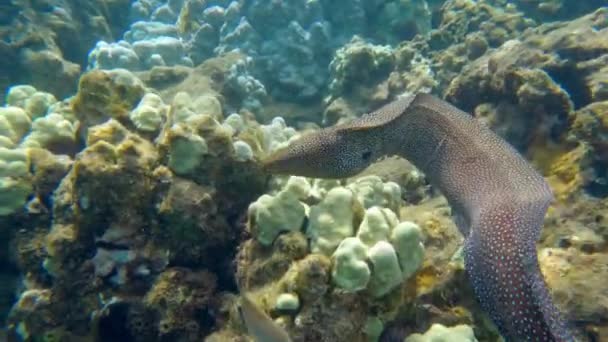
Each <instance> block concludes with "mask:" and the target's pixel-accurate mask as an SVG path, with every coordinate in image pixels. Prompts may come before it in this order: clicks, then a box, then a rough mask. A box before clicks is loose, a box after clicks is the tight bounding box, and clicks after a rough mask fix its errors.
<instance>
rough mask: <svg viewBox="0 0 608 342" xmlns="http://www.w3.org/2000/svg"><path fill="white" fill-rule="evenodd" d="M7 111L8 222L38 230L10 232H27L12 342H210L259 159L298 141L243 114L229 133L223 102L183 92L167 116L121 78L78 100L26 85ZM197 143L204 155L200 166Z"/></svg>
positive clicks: (258, 180) (99, 79) (93, 76)
mask: <svg viewBox="0 0 608 342" xmlns="http://www.w3.org/2000/svg"><path fill="white" fill-rule="evenodd" d="M7 100H8V101H9V103H7V106H5V107H3V108H2V114H3V115H2V116H1V117H0V118H2V121H1V122H2V126H1V127H2V130H1V132H2V142H3V144H4V145H5V146H3V147H1V149H2V150H1V151H2V153H0V156H2V163H0V166H1V168H0V176H1V178H0V179H1V180H2V181H1V184H2V186H3V187H4V191H3V194H2V196H1V197H0V199H1V201H0V204H1V207H2V215H3V216H4V217H6V218H2V221H1V222H3V224H4V223H10V222H11V220H12V218H13V217H15V215H23V214H27V215H38V216H39V217H40V219H38V220H33V219H30V220H26V221H24V222H23V224H24V225H25V226H24V228H23V229H22V230H19V229H16V228H15V229H16V230H12V231H11V232H10V233H9V234H15V233H16V232H19V234H17V235H14V236H13V237H12V238H11V239H13V241H14V242H15V243H16V249H15V251H16V256H15V258H16V260H17V261H18V263H19V265H20V267H21V268H22V269H23V271H24V274H27V281H25V282H24V283H23V285H22V288H21V290H20V296H19V301H18V302H17V303H16V304H15V305H14V307H13V309H12V310H11V313H10V316H9V318H8V326H9V330H10V333H11V334H17V335H19V336H21V337H22V338H35V339H39V338H47V337H45V336H51V335H52V336H53V338H55V336H59V337H58V338H60V339H64V338H65V339H66V340H70V339H83V338H89V337H91V336H94V335H92V334H96V333H97V332H98V333H99V334H100V336H101V338H102V340H109V339H112V338H117V337H116V336H121V334H123V335H124V336H131V337H133V338H134V340H142V341H143V340H146V341H149V340H150V339H159V338H180V339H181V338H184V339H187V340H193V339H197V338H199V337H200V336H205V335H207V334H209V332H210V330H211V328H212V326H213V324H214V318H213V317H212V315H211V312H213V311H214V310H216V309H215V308H216V307H217V305H219V304H218V302H215V301H213V300H211V299H212V297H214V296H216V288H217V285H216V284H217V282H219V281H222V282H228V283H230V281H231V280H230V279H231V277H232V276H231V274H230V267H229V265H230V263H231V259H232V257H233V255H234V254H231V253H227V252H226V251H229V250H234V251H235V250H236V248H235V247H236V243H237V241H238V238H239V235H240V233H239V220H240V218H241V217H242V215H244V213H245V211H246V206H247V205H248V204H249V203H250V202H251V201H252V200H253V199H254V198H255V197H257V196H259V195H260V194H261V193H262V191H263V189H264V186H265V183H266V176H265V175H264V174H263V173H262V172H261V170H260V169H259V167H257V165H256V163H255V160H257V159H258V158H259V157H260V156H261V155H263V154H264V153H267V152H268V151H267V150H266V149H267V148H276V146H279V145H278V144H279V143H280V142H281V141H285V139H286V138H285V137H288V136H290V135H294V134H295V131H293V130H292V131H290V130H289V129H287V127H286V126H285V124H284V122H283V123H281V122H282V121H280V120H279V119H277V120H278V121H276V122H275V123H273V124H272V125H269V126H267V127H264V126H260V125H259V124H257V123H255V122H254V121H251V120H250V119H247V118H246V117H242V116H241V115H239V114H233V115H231V116H230V119H229V120H228V119H227V120H224V113H223V109H222V104H221V102H220V101H219V100H218V99H217V97H216V96H215V95H214V93H208V94H199V96H198V98H196V99H194V100H193V99H191V98H190V96H189V95H188V94H186V93H183V92H178V93H177V94H176V95H175V96H174V99H173V101H172V102H169V104H165V102H164V101H163V99H162V98H161V97H160V96H159V95H157V94H155V93H154V92H151V91H150V89H147V88H146V87H145V86H144V85H143V83H142V81H141V80H139V78H137V77H136V76H135V75H133V74H132V73H130V72H128V71H126V70H122V69H116V70H112V71H100V70H95V71H92V72H90V73H88V74H86V75H84V76H83V77H82V80H81V82H80V88H79V91H78V93H76V95H75V96H74V97H72V98H71V99H69V100H65V101H61V102H56V100H55V98H54V97H52V96H51V95H49V94H46V93H41V92H37V91H36V89H34V88H33V87H29V86H19V87H14V88H12V90H11V91H10V92H9V94H8V96H7ZM197 144H199V145H200V146H204V149H202V150H201V149H199V150H198V151H199V152H200V153H198V154H197V153H192V151H193V150H192V148H196V147H195V146H198V145H197ZM239 151H240V152H239ZM243 151H244V152H243ZM61 153H66V154H61ZM51 198H52V200H51ZM26 202H27V203H26ZM34 217H36V216H34ZM194 269H196V270H194ZM175 286H179V287H180V289H181V290H180V291H177V292H173V290H174V287H175ZM167 292H171V293H175V296H176V297H175V298H173V299H171V298H170V294H168V293H167ZM101 294H103V296H102V297H99V296H100V295H101ZM68 296H75V297H74V299H67V297H68ZM74 310H76V311H74ZM75 312H86V313H87V314H88V315H90V316H91V317H94V318H95V319H94V320H93V321H88V320H77V319H74V317H73V314H72V313H75ZM202 312H207V315H206V316H205V315H201V313H202ZM84 316H87V315H84ZM117 322H118V323H117ZM110 326H111V328H110ZM142 330H147V331H145V332H143V331H142ZM57 334H59V335H57ZM87 336H88V337H87ZM49 338H50V337H49Z"/></svg>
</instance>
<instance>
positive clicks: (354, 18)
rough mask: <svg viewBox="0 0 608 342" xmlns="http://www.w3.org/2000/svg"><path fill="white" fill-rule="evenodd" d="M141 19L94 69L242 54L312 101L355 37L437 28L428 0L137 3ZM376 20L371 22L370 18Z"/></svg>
mask: <svg viewBox="0 0 608 342" xmlns="http://www.w3.org/2000/svg"><path fill="white" fill-rule="evenodd" d="M131 16H132V18H133V19H134V20H136V21H135V22H134V23H133V24H132V25H131V27H130V29H129V30H128V31H127V32H125V34H124V36H123V39H124V40H121V41H118V42H116V43H108V42H103V41H102V42H100V43H98V44H97V46H96V47H95V49H94V50H93V51H92V52H91V54H90V55H89V66H90V67H91V68H102V69H112V68H127V69H131V70H138V69H142V68H146V67H151V66H154V65H176V64H182V65H191V64H192V63H194V64H199V63H201V62H202V61H203V60H205V59H206V58H209V57H211V56H214V55H218V54H222V53H225V52H228V51H232V50H239V51H241V52H243V53H245V54H247V55H249V56H250V57H251V58H252V59H253V60H254V63H253V70H252V73H253V76H254V77H256V78H258V79H260V80H262V82H263V83H264V84H265V85H266V86H267V87H268V91H269V93H270V94H271V95H272V96H273V97H275V98H282V99H286V100H289V101H293V100H296V101H297V100H300V101H303V100H304V101H306V100H309V99H311V98H315V97H317V98H318V97H319V96H320V95H321V92H322V90H323V88H324V87H325V85H326V82H327V78H328V73H327V69H326V68H325V65H326V64H327V63H328V62H329V60H330V58H331V55H332V53H333V51H335V50H336V49H337V48H338V47H339V46H340V45H342V44H343V43H344V42H345V41H347V40H349V39H350V37H352V35H354V34H361V35H364V36H366V37H369V38H371V39H375V40H378V41H382V42H386V43H394V42H397V41H399V40H401V39H404V38H410V37H413V36H414V35H415V34H417V33H422V34H424V33H426V32H428V31H429V30H430V27H431V12H430V10H429V8H428V5H427V3H426V1H422V0H420V1H392V0H385V1H379V2H377V3H374V4H373V5H371V4H366V3H364V2H360V1H347V2H346V3H345V4H337V3H335V2H332V1H296V2H271V3H267V2H264V1H255V0H252V1H212V2H209V3H207V2H204V1H185V2H171V1H169V2H166V3H165V2H161V1H143V0H142V1H136V2H135V3H133V5H132V7H131ZM368 18H369V19H373V20H372V21H370V22H368V21H367V20H366V19H368Z"/></svg>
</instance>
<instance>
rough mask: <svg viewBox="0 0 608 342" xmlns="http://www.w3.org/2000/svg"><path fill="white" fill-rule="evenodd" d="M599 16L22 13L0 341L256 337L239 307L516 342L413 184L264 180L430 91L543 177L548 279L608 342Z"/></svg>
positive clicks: (334, 323) (2, 112) (3, 80)
mask: <svg viewBox="0 0 608 342" xmlns="http://www.w3.org/2000/svg"><path fill="white" fill-rule="evenodd" d="M603 5H604V3H603V1H602V0H589V1H584V2H579V3H575V2H568V1H563V0H515V1H505V0H480V1H472V0H428V1H427V0H374V1H361V0H343V1H330V0H307V1H304V0H298V1H264V0H235V1H231V0H211V1H205V0H138V1H133V2H131V1H126V0H104V1H98V0H95V1H93V0H86V1H76V0H44V1H23V0H14V1H8V2H6V1H5V3H2V4H0V56H1V58H0V104H2V105H1V106H0V283H1V284H2V286H1V287H0V319H2V321H3V322H5V326H4V327H2V328H0V340H2V341H4V340H5V339H6V340H8V341H12V340H26V341H68V342H69V341H93V340H94V341H100V342H104V341H120V340H129V341H152V342H154V341H169V340H170V341H201V340H205V341H227V340H230V341H249V340H250V339H249V337H247V336H246V335H247V332H246V328H245V326H244V325H243V322H242V321H241V320H240V318H239V314H238V311H237V309H236V307H235V305H236V303H237V302H238V295H235V293H237V292H238V291H242V292H243V293H247V294H248V295H249V296H250V297H251V298H252V299H253V301H254V302H255V305H257V306H259V308H260V309H261V310H263V311H264V312H266V313H267V314H268V315H269V316H270V317H272V318H273V319H274V320H275V322H276V323H277V324H278V325H279V326H281V327H282V328H284V329H285V330H286V331H287V332H288V333H289V335H290V337H291V338H292V340H294V341H345V340H352V341H386V340H395V341H430V340H433V341H435V340H440V341H441V340H445V341H498V340H499V339H500V336H499V334H498V332H497V330H496V328H495V327H494V326H493V325H492V323H491V322H490V321H489V320H488V318H487V317H486V316H485V314H484V313H483V312H482V311H481V309H480V308H479V306H478V304H477V303H476V302H475V300H474V297H473V294H472V289H471V287H470V285H469V281H468V278H467V276H466V274H465V272H464V268H463V260H462V255H461V251H459V247H460V246H461V243H462V236H461V235H460V233H459V232H458V230H457V228H456V226H455V225H454V224H453V222H452V219H451V213H450V210H449V208H448V206H447V203H446V202H445V199H444V198H443V197H441V196H438V195H437V192H436V190H435V189H434V188H433V187H431V186H429V185H428V184H427V182H426V180H425V176H424V174H422V173H421V172H420V171H417V170H415V169H414V168H413V166H411V165H410V164H409V163H408V162H406V161H404V160H401V159H397V158H388V159H385V160H382V161H379V162H378V163H376V164H374V165H373V166H371V167H370V168H368V169H367V170H365V171H364V172H363V173H362V174H360V175H358V176H357V177H354V178H352V179H347V180H339V181H338V180H319V179H305V178H299V177H291V178H286V177H274V176H273V177H270V176H269V175H267V174H266V173H265V172H264V170H262V169H260V166H259V163H258V161H259V160H260V159H261V158H263V157H265V156H266V155H267V154H268V153H270V152H273V151H275V150H277V149H280V148H281V147H283V146H285V145H286V144H287V143H289V142H290V141H292V140H293V139H295V138H297V137H299V136H300V135H301V134H305V131H306V130H309V129H316V128H317V127H318V125H323V126H328V125H333V124H335V123H338V122H343V121H348V120H350V119H351V118H353V117H356V116H358V115H360V114H362V113H364V112H369V111H370V110H373V109H376V108H378V107H379V106H380V105H381V104H384V103H386V102H388V101H391V100H393V99H395V98H398V97H400V96H402V95H408V94H412V93H416V92H433V93H436V94H441V95H442V96H443V97H444V98H446V99H447V100H448V101H450V102H452V103H453V104H455V105H456V106H458V107H460V108H462V109H464V110H466V111H468V112H471V114H472V115H474V116H475V117H477V118H478V119H479V120H481V121H484V122H485V123H487V124H488V125H490V126H491V127H492V128H493V129H494V130H495V131H496V132H497V133H499V134H500V135H502V136H503V137H505V138H506V139H507V140H508V141H509V142H511V143H512V144H513V145H514V146H515V147H516V148H517V149H518V150H519V151H521V152H522V153H524V154H525V155H526V157H527V158H528V159H530V160H531V161H532V162H533V163H534V164H535V166H536V167H537V168H538V169H539V170H540V171H541V172H542V173H543V175H544V176H546V178H547V180H548V182H549V183H550V185H551V187H552V189H553V191H554V194H555V197H556V201H555V202H554V203H553V204H552V206H551V208H550V209H549V212H548V214H547V217H546V219H545V228H544V229H543V233H542V237H541V241H540V243H539V246H538V250H539V260H540V264H541V268H542V271H543V274H544V276H545V278H546V280H547V283H548V287H549V288H550V289H551V291H552V295H553V297H554V299H555V301H556V304H557V305H558V306H559V307H560V308H562V309H563V312H564V313H566V315H567V316H568V318H569V319H570V321H571V322H573V327H574V328H575V330H576V332H577V334H578V336H577V337H579V338H580V339H581V340H582V341H584V340H586V339H589V340H594V341H603V340H608V328H607V325H606V322H607V321H608V304H607V303H608V299H607V298H608V293H606V287H605V286H603V283H602V281H604V280H605V279H606V277H607V276H608V275H607V272H608V269H607V268H606V265H607V262H608V260H606V256H607V255H608V230H607V229H606V219H607V218H606V215H605V212H606V210H608V201H607V200H606V198H607V195H608V185H607V184H608V180H607V176H606V170H607V169H608V163H607V160H608V140H607V138H606V137H608V116H607V115H608V90H607V89H608V88H607V85H608V66H607V63H608V60H607V59H606V56H607V55H608V44H607V40H606V37H608V31H607V30H608V24H607V23H608V11H607V10H606V8H605V6H603ZM83 71H85V72H84V73H83Z"/></svg>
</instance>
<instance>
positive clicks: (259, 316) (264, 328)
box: [238, 294, 291, 342]
mask: <svg viewBox="0 0 608 342" xmlns="http://www.w3.org/2000/svg"><path fill="white" fill-rule="evenodd" d="M238 310H239V314H240V315H241V319H242V320H243V322H244V323H245V326H246V327H247V332H248V333H249V335H251V337H253V339H254V340H255V341H256V342H291V339H290V338H289V335H288V334H287V332H286V331H285V330H284V329H283V328H281V327H280V326H278V325H277V324H276V323H275V322H274V321H273V320H272V318H270V317H268V315H266V314H265V313H264V311H262V310H260V308H258V307H257V306H256V305H255V304H254V303H253V301H252V300H251V298H249V296H247V295H245V294H243V295H241V303H240V305H239V307H238Z"/></svg>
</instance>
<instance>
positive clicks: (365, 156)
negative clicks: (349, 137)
mask: <svg viewBox="0 0 608 342" xmlns="http://www.w3.org/2000/svg"><path fill="white" fill-rule="evenodd" d="M371 156H372V152H371V151H365V152H363V153H362V154H361V159H363V161H368V160H369V158H370V157H371Z"/></svg>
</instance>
